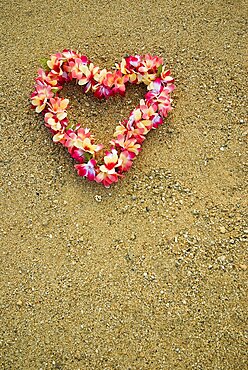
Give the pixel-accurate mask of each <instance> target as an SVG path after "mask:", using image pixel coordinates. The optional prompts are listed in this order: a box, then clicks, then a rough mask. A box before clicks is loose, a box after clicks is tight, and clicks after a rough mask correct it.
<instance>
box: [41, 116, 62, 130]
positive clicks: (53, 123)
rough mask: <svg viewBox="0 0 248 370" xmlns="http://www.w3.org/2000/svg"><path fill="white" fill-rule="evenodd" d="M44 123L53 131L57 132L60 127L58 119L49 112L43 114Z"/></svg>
mask: <svg viewBox="0 0 248 370" xmlns="http://www.w3.org/2000/svg"><path fill="white" fill-rule="evenodd" d="M45 122H46V124H47V126H48V127H50V128H51V129H52V130H53V131H59V130H60V129H61V127H62V125H61V122H60V120H59V119H58V117H57V116H56V115H54V114H53V113H50V112H48V113H46V114H45Z"/></svg>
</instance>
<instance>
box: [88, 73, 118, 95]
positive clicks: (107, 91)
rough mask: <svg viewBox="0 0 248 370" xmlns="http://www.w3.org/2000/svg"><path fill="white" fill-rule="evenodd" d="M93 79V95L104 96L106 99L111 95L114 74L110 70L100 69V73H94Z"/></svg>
mask: <svg viewBox="0 0 248 370" xmlns="http://www.w3.org/2000/svg"><path fill="white" fill-rule="evenodd" d="M94 80H95V81H96V82H97V83H96V84H95V85H94V86H93V87H92V89H93V91H94V95H95V96H96V97H97V98H99V99H102V98H104V97H105V98H106V99H108V98H109V97H110V96H111V95H113V93H114V92H113V89H112V86H113V84H114V75H113V73H111V72H108V71H107V70H106V69H103V70H101V71H100V73H96V74H95V76H94Z"/></svg>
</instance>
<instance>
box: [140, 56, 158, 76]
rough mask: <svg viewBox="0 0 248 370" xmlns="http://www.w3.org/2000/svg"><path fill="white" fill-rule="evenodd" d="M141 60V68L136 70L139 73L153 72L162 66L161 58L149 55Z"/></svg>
mask: <svg viewBox="0 0 248 370" xmlns="http://www.w3.org/2000/svg"><path fill="white" fill-rule="evenodd" d="M142 59H143V60H142V62H141V66H140V67H139V68H138V71H139V72H141V73H145V72H148V71H151V70H155V69H156V68H157V67H159V66H160V65H161V64H163V59H162V58H159V57H157V56H155V57H153V56H151V55H150V54H146V55H145V56H144V58H142Z"/></svg>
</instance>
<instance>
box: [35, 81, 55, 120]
mask: <svg viewBox="0 0 248 370" xmlns="http://www.w3.org/2000/svg"><path fill="white" fill-rule="evenodd" d="M35 89H36V91H35V92H34V93H33V94H32V95H31V101H32V105H33V106H35V107H36V108H35V111H36V112H37V113H40V112H42V111H43V109H45V107H46V104H47V102H48V100H49V99H52V97H53V96H54V94H53V92H52V88H51V86H49V85H44V84H42V83H41V82H40V81H37V83H36V86H35Z"/></svg>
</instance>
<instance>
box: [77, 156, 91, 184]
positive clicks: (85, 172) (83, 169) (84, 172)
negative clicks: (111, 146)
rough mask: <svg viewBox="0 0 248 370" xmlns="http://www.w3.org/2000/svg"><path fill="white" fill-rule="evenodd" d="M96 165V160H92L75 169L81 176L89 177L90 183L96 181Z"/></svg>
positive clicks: (78, 165)
mask: <svg viewBox="0 0 248 370" xmlns="http://www.w3.org/2000/svg"><path fill="white" fill-rule="evenodd" d="M95 165H96V161H95V160H94V159H90V160H89V161H88V163H84V164H76V165H75V168H76V170H77V173H78V175H79V176H84V177H87V179H88V180H89V181H93V180H95V175H96V171H95Z"/></svg>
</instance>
